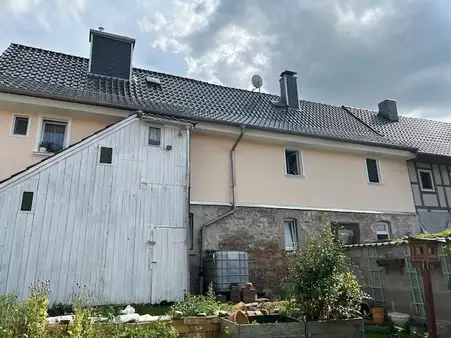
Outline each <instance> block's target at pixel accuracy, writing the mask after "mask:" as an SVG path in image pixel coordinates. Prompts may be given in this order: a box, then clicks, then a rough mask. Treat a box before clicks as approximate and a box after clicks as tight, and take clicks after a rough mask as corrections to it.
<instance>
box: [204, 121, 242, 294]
mask: <svg viewBox="0 0 451 338" xmlns="http://www.w3.org/2000/svg"><path fill="white" fill-rule="evenodd" d="M244 129H245V127H244V126H242V127H241V132H240V135H239V136H238V138H237V139H236V141H235V143H234V144H233V146H232V149H231V150H230V162H231V166H232V209H231V210H230V211H228V212H226V213H225V214H222V215H221V216H218V217H216V218H213V219H212V220H210V221H208V222H206V223H204V224H202V226H201V228H200V233H199V238H200V255H199V256H200V262H199V266H200V269H199V270H200V293H201V294H202V293H203V291H204V259H203V257H204V232H205V229H207V228H208V227H209V226H210V225H212V224H214V223H216V222H218V221H220V220H221V219H223V218H226V217H227V216H230V215H232V214H233V213H234V212H235V211H236V168H235V149H236V147H237V146H238V144H239V143H240V141H241V139H242V138H243V135H244Z"/></svg>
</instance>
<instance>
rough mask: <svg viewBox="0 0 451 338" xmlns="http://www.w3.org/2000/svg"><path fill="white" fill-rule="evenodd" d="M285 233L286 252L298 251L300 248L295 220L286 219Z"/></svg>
mask: <svg viewBox="0 0 451 338" xmlns="http://www.w3.org/2000/svg"><path fill="white" fill-rule="evenodd" d="M283 233H284V239H285V250H286V251H292V250H296V249H297V247H298V232H297V227H296V221H295V220H294V219H286V220H284V221H283Z"/></svg>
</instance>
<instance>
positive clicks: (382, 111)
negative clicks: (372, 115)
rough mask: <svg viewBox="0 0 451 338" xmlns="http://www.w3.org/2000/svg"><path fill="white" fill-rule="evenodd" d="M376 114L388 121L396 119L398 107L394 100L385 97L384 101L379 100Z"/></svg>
mask: <svg viewBox="0 0 451 338" xmlns="http://www.w3.org/2000/svg"><path fill="white" fill-rule="evenodd" d="M377 115H378V116H381V117H383V118H385V119H387V120H389V121H393V122H396V121H398V108H397V107H396V101H395V100H390V99H385V100H384V101H382V102H380V103H379V113H378V114H377Z"/></svg>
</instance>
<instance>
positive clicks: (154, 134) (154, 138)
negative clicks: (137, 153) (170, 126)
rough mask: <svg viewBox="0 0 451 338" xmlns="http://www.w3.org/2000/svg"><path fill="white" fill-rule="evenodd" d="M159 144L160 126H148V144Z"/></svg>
mask: <svg viewBox="0 0 451 338" xmlns="http://www.w3.org/2000/svg"><path fill="white" fill-rule="evenodd" d="M160 144H161V128H158V127H149V145H150V146H159V145H160Z"/></svg>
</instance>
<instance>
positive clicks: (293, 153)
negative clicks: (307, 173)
mask: <svg viewBox="0 0 451 338" xmlns="http://www.w3.org/2000/svg"><path fill="white" fill-rule="evenodd" d="M285 173H286V174H287V175H293V176H301V175H302V166H301V156H300V153H299V151H297V150H285Z"/></svg>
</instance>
